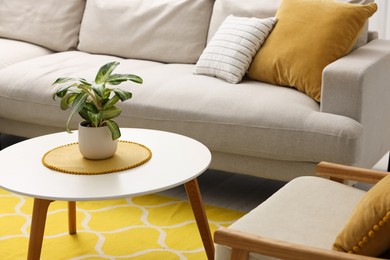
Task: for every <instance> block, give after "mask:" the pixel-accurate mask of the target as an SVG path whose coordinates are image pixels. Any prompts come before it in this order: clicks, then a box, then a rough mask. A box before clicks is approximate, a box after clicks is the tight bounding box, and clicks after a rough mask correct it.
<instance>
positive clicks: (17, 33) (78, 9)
mask: <svg viewBox="0 0 390 260" xmlns="http://www.w3.org/2000/svg"><path fill="white" fill-rule="evenodd" d="M84 7H85V0H50V1H48V0H34V1H31V0H17V1H15V0H0V37H2V38H8V39H14V40H21V41H26V42H30V43H34V44H37V45H41V46H44V47H46V48H49V49H51V50H54V51H66V50H69V49H72V48H76V46H77V42H78V34H79V29H80V22H81V18H82V15H83V11H84Z"/></svg>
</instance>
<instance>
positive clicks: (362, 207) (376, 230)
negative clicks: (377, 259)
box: [333, 175, 390, 256]
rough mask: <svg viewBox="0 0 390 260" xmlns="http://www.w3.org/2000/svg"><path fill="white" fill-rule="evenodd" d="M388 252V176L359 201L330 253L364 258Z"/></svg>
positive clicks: (389, 202) (389, 203) (389, 220)
mask: <svg viewBox="0 0 390 260" xmlns="http://www.w3.org/2000/svg"><path fill="white" fill-rule="evenodd" d="M335 203H337V202H335ZM389 248H390V175H388V176H386V177H385V178H383V179H382V180H381V181H379V182H378V183H377V184H376V185H374V186H373V187H372V188H371V189H370V190H369V191H368V192H367V193H366V194H365V195H364V196H363V197H362V199H361V200H360V201H359V203H358V204H357V205H356V207H355V209H354V210H353V212H352V215H351V217H350V219H349V220H348V222H347V224H346V225H345V226H344V228H343V229H342V230H341V232H340V233H339V234H338V235H337V238H336V240H335V242H334V244H333V249H334V250H337V251H344V252H349V253H355V254H360V255H368V256H379V255H380V254H382V253H384V252H385V251H387V250H388V249H389Z"/></svg>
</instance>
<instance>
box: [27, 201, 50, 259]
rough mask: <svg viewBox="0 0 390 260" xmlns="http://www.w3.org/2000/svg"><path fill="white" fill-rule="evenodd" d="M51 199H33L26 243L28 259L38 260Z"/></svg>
mask: <svg viewBox="0 0 390 260" xmlns="http://www.w3.org/2000/svg"><path fill="white" fill-rule="evenodd" d="M51 202H53V201H52V200H45V199H37V198H35V199H34V208H33V213H32V221H31V230H30V240H29V244H28V255H27V259H28V260H39V259H40V256H41V250H42V242H43V233H44V232H45V224H46V216H47V210H48V208H49V205H50V203H51Z"/></svg>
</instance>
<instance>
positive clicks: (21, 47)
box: [0, 38, 53, 69]
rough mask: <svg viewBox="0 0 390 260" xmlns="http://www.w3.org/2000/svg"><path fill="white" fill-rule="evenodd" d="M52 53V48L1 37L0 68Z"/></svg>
mask: <svg viewBox="0 0 390 260" xmlns="http://www.w3.org/2000/svg"><path fill="white" fill-rule="evenodd" d="M51 53H53V52H52V51H51V50H49V49H46V48H44V47H41V46H38V45H35V44H31V43H27V42H22V41H16V40H10V39H4V38H0V69H2V68H4V67H7V66H9V65H11V64H14V63H17V62H19V61H24V60H27V59H31V58H35V57H39V56H43V55H47V54H51Z"/></svg>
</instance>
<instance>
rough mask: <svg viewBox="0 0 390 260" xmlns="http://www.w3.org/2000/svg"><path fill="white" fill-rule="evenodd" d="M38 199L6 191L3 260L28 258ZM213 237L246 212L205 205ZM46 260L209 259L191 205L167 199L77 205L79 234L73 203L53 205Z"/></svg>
mask: <svg viewBox="0 0 390 260" xmlns="http://www.w3.org/2000/svg"><path fill="white" fill-rule="evenodd" d="M32 206H33V199H31V198H27V197H24V196H20V195H17V194H13V193H10V192H8V191H5V190H2V189H0V256H1V259H10V260H19V259H26V256H27V247H28V238H29V232H30V225H31V212H32ZM205 209H206V214H207V217H208V220H209V223H210V228H211V232H212V233H214V231H215V230H216V229H217V228H218V227H221V226H228V225H230V224H231V223H233V222H234V221H235V220H237V219H238V218H239V217H241V216H242V215H243V214H244V213H242V212H237V211H233V210H228V209H223V208H219V207H213V206H208V205H206V206H205ZM41 259H42V260H45V259H51V260H52V259H72V260H81V259H83V260H92V259H94V260H95V259H96V260H100V259H140V260H142V259H164V260H165V259H189V260H201V259H207V258H206V254H205V252H204V249H203V246H202V241H201V239H200V236H199V233H198V229H197V226H196V222H195V220H194V217H193V213H192V210H191V205H190V204H189V203H188V202H187V201H181V200H177V199H173V198H169V197H165V196H161V195H146V196H139V197H132V198H127V199H118V200H107V201H90V202H77V235H73V236H71V235H69V234H68V226H67V203H66V202H62V201H56V202H53V203H51V205H50V207H49V213H48V217H47V220H46V228H45V237H44V241H43V247H42V254H41Z"/></svg>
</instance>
